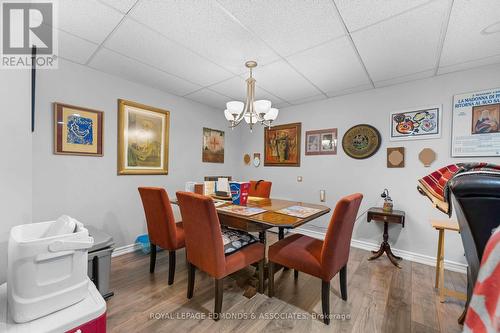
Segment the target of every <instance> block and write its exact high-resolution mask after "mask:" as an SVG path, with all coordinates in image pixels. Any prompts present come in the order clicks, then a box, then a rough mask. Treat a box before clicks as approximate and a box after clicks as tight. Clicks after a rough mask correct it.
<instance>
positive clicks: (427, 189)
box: [417, 163, 500, 216]
mask: <svg viewBox="0 0 500 333" xmlns="http://www.w3.org/2000/svg"><path fill="white" fill-rule="evenodd" d="M464 172H484V173H487V172H497V173H499V172H500V165H496V164H491V163H457V164H450V165H447V166H445V167H443V168H440V169H438V170H436V171H434V172H432V173H431V174H429V175H427V176H425V177H423V178H421V179H419V180H418V182H419V185H418V186H417V189H418V191H419V192H420V194H422V195H425V196H427V197H428V198H429V199H430V200H431V201H432V203H433V204H434V206H435V207H436V208H437V209H439V210H440V211H442V212H443V213H446V214H448V216H451V212H452V209H451V204H450V200H449V199H450V198H449V190H448V182H449V181H450V180H451V179H452V178H453V177H455V176H457V175H459V174H461V173H464Z"/></svg>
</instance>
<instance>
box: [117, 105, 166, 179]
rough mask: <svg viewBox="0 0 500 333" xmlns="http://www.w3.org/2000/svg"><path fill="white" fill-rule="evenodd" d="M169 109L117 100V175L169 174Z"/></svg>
mask: <svg viewBox="0 0 500 333" xmlns="http://www.w3.org/2000/svg"><path fill="white" fill-rule="evenodd" d="M169 129H170V112H169V111H166V110H162V109H158V108H155V107H152V106H148V105H144V104H139V103H136V102H131V101H127V100H123V99H119V100H118V174H119V175H166V174H168V136H169Z"/></svg>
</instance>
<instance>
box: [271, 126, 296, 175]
mask: <svg viewBox="0 0 500 333" xmlns="http://www.w3.org/2000/svg"><path fill="white" fill-rule="evenodd" d="M301 130H302V125H301V123H293V124H286V125H279V126H272V127H271V128H269V127H266V128H265V129H264V166H292V167H298V166H300V145H301V143H300V134H301Z"/></svg>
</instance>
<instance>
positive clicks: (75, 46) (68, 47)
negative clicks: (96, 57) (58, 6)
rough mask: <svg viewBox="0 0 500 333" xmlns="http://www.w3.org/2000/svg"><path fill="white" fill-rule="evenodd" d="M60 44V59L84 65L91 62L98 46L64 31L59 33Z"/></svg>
mask: <svg viewBox="0 0 500 333" xmlns="http://www.w3.org/2000/svg"><path fill="white" fill-rule="evenodd" d="M58 43H59V44H58V48H59V50H58V51H59V54H58V55H59V56H60V57H62V58H64V59H67V60H71V61H73V62H77V63H79V64H82V65H83V64H85V63H86V62H87V60H89V58H90V56H91V55H92V54H93V53H94V52H95V50H97V46H98V45H97V44H94V43H91V42H89V41H86V40H84V39H81V38H79V37H76V36H73V35H70V34H68V33H66V32H64V31H58Z"/></svg>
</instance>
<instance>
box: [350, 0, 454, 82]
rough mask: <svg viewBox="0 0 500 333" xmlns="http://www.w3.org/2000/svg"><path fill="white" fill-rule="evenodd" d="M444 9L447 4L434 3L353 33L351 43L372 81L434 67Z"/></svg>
mask: <svg viewBox="0 0 500 333" xmlns="http://www.w3.org/2000/svg"><path fill="white" fill-rule="evenodd" d="M448 10H449V2H448V1H434V2H431V3H429V4H427V5H425V6H422V7H419V8H417V9H415V10H412V11H411V12H408V13H405V14H402V15H399V16H396V17H394V18H391V19H390V20H387V21H384V22H381V23H379V24H376V25H373V26H370V27H368V28H366V29H363V30H359V31H357V32H355V33H353V34H352V38H353V40H354V44H355V46H356V48H357V49H358V51H359V53H360V55H361V58H362V59H363V62H364V63H365V66H366V68H367V70H368V73H369V74H370V77H371V78H372V80H373V81H382V80H388V79H392V78H395V77H400V76H403V75H409V74H413V73H419V72H422V71H425V70H428V69H430V68H434V67H435V66H436V63H437V58H438V49H439V45H440V40H441V34H442V30H443V29H444V27H445V21H446V19H445V18H446V13H447V11H448Z"/></svg>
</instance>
